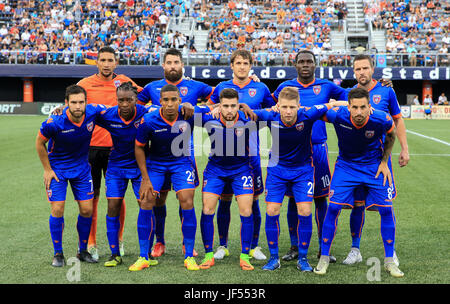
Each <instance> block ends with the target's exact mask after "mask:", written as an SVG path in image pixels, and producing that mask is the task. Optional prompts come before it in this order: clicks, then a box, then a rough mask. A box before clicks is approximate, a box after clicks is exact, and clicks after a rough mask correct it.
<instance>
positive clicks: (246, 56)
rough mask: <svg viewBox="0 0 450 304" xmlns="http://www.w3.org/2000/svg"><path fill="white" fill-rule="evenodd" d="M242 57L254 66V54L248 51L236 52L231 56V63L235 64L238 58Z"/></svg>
mask: <svg viewBox="0 0 450 304" xmlns="http://www.w3.org/2000/svg"><path fill="white" fill-rule="evenodd" d="M238 56H240V57H242V58H244V59H247V60H248V61H250V64H253V57H252V53H250V52H249V51H247V50H236V51H234V52H233V53H232V54H231V58H230V62H231V63H234V60H235V59H236V57H238Z"/></svg>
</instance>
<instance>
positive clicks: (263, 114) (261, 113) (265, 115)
mask: <svg viewBox="0 0 450 304" xmlns="http://www.w3.org/2000/svg"><path fill="white" fill-rule="evenodd" d="M253 112H254V113H255V114H256V115H257V116H258V120H259V121H272V120H273V119H274V113H275V112H273V111H272V110H268V109H262V110H253Z"/></svg>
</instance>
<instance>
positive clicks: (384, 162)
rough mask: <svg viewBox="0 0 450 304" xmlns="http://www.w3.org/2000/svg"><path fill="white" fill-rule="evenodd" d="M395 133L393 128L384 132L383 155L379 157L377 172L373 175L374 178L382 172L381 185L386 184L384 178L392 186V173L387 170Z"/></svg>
mask: <svg viewBox="0 0 450 304" xmlns="http://www.w3.org/2000/svg"><path fill="white" fill-rule="evenodd" d="M395 133H396V132H395V128H393V129H392V131H391V132H388V133H386V139H385V141H384V151H383V156H382V158H381V162H380V165H379V166H378V171H377V174H376V175H375V178H378V176H379V175H380V173H381V174H383V186H384V185H385V184H386V180H387V181H388V182H389V186H392V175H391V170H389V166H388V160H389V156H390V155H391V152H392V148H393V147H394V142H395V136H396V134H395Z"/></svg>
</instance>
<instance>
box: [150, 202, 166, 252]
mask: <svg viewBox="0 0 450 304" xmlns="http://www.w3.org/2000/svg"><path fill="white" fill-rule="evenodd" d="M153 213H154V214H155V236H156V242H158V243H163V244H164V227H165V225H166V215H167V208H166V205H164V206H161V207H157V206H155V207H153Z"/></svg>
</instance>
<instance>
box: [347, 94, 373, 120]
mask: <svg viewBox="0 0 450 304" xmlns="http://www.w3.org/2000/svg"><path fill="white" fill-rule="evenodd" d="M348 109H349V111H350V116H351V119H352V121H353V123H354V124H355V125H357V126H362V125H364V123H365V122H366V120H367V118H368V116H369V113H370V104H369V101H368V100H367V98H365V97H362V98H353V99H352V100H351V101H350V103H349V105H348Z"/></svg>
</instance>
